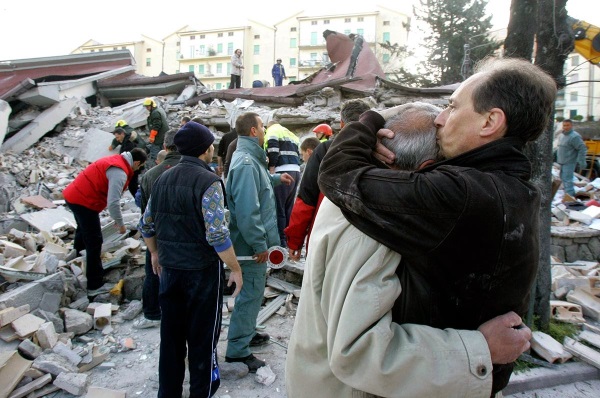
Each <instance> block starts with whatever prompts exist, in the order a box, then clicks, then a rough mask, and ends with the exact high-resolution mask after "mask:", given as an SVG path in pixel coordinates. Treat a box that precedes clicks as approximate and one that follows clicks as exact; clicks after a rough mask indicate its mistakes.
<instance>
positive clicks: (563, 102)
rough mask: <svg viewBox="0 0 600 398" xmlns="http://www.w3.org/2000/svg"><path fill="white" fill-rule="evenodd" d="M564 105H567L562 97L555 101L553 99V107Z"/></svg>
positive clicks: (562, 106)
mask: <svg viewBox="0 0 600 398" xmlns="http://www.w3.org/2000/svg"><path fill="white" fill-rule="evenodd" d="M565 105H567V101H565V100H564V99H557V100H556V101H554V107H555V108H564V107H565Z"/></svg>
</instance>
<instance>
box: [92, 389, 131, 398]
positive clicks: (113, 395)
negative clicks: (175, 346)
mask: <svg viewBox="0 0 600 398" xmlns="http://www.w3.org/2000/svg"><path fill="white" fill-rule="evenodd" d="M126 396H127V393H126V392H125V391H117V390H109V389H108V388H102V387H93V386H92V387H90V388H88V391H87V394H86V395H85V398H126Z"/></svg>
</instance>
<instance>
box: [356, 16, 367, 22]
mask: <svg viewBox="0 0 600 398" xmlns="http://www.w3.org/2000/svg"><path fill="white" fill-rule="evenodd" d="M356 20H357V21H358V22H364V21H365V18H364V17H358V18H357V19H356Z"/></svg>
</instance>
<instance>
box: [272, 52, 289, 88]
mask: <svg viewBox="0 0 600 398" xmlns="http://www.w3.org/2000/svg"><path fill="white" fill-rule="evenodd" d="M276 62H277V63H276V64H275V65H273V68H272V69H271V76H273V80H274V81H275V86H281V85H282V84H283V79H287V76H286V75H285V68H284V67H283V65H282V64H281V58H277V61H276Z"/></svg>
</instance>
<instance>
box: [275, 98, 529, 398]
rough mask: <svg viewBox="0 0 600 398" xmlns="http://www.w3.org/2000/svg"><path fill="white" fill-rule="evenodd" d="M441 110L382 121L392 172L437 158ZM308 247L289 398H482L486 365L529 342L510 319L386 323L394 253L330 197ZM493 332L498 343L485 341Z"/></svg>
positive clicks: (487, 385)
mask: <svg viewBox="0 0 600 398" xmlns="http://www.w3.org/2000/svg"><path fill="white" fill-rule="evenodd" d="M439 112H440V110H439V109H437V108H436V107H434V106H432V105H428V104H423V103H414V104H407V105H405V106H404V107H402V108H401V109H400V111H399V114H398V116H396V117H394V118H392V119H390V120H388V122H387V123H386V128H388V129H390V130H392V131H394V132H395V133H396V134H395V137H394V139H392V140H389V141H388V142H385V140H384V144H385V145H386V147H388V148H389V149H390V150H392V151H393V152H394V153H395V155H396V159H397V160H396V164H395V167H396V168H399V169H405V170H407V169H409V170H416V169H419V168H422V167H425V166H426V165H428V164H431V163H433V162H434V161H436V160H438V146H437V143H436V128H435V126H434V119H435V118H436V116H437V115H438V113H439ZM310 247H311V251H310V252H309V254H308V258H307V263H306V264H307V265H306V269H305V273H304V278H303V284H302V292H301V297H302V298H301V300H300V304H299V306H298V311H297V316H296V322H295V325H294V330H293V332H292V336H291V338H290V344H289V351H288V356H287V362H286V385H287V390H288V396H289V397H290V398H297V397H307V398H313V397H317V396H318V397H336V398H337V397H348V398H350V397H351V398H359V397H360V398H363V397H364V398H366V397H374V396H383V397H459V396H460V397H489V396H490V391H491V385H492V373H491V372H488V371H486V369H490V370H491V369H492V360H494V362H495V363H501V362H498V361H504V360H506V361H512V360H514V359H516V357H518V355H520V354H521V352H522V351H521V350H520V348H521V347H523V345H524V344H525V345H527V344H528V343H526V341H527V340H529V338H530V336H531V332H530V331H529V329H527V328H524V329H521V330H518V331H517V330H516V329H512V326H514V325H518V324H520V323H521V320H520V318H519V317H518V315H516V314H514V313H508V314H505V315H502V316H500V317H497V318H494V319H493V320H491V321H488V322H486V323H485V324H483V325H482V326H481V327H480V328H479V330H478V331H472V330H456V329H445V330H441V329H436V328H432V327H429V326H424V325H416V324H403V325H400V324H397V323H394V322H392V313H391V310H392V307H393V306H394V302H395V301H396V300H397V299H398V297H399V296H400V294H401V290H402V289H401V286H400V282H399V280H398V278H397V277H396V275H395V272H396V268H397V266H398V264H399V263H400V259H401V256H400V254H398V253H396V252H394V251H392V250H391V249H389V248H387V247H385V246H384V245H382V244H381V243H379V242H377V241H376V240H374V239H372V238H370V237H368V236H367V235H366V234H364V233H362V232H361V231H359V230H358V229H357V228H355V227H354V226H352V225H351V224H350V223H349V222H348V221H347V220H346V218H345V217H344V215H343V214H342V212H341V211H340V209H339V208H338V207H337V206H335V205H334V204H333V203H332V202H331V201H329V200H328V199H327V198H325V199H324V200H323V202H322V203H321V207H320V209H319V212H318V213H317V217H316V219H315V223H314V227H313V232H312V235H311V238H310ZM332 248H335V250H333V249H332ZM357 248H360V249H357ZM491 331H493V333H492V332H491ZM492 335H493V336H494V339H497V340H492V341H491V342H490V341H488V340H487V337H488V336H492ZM515 342H516V343H517V344H515ZM519 344H520V345H519ZM492 345H493V346H492ZM513 346H518V347H519V348H518V349H515V348H512V347H513ZM499 347H502V348H505V347H511V348H510V349H509V351H510V352H509V353H507V354H506V353H505V355H507V357H506V358H502V359H499V358H498V357H492V354H491V352H498V351H499ZM517 351H518V352H517ZM465 369H469V371H465Z"/></svg>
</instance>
